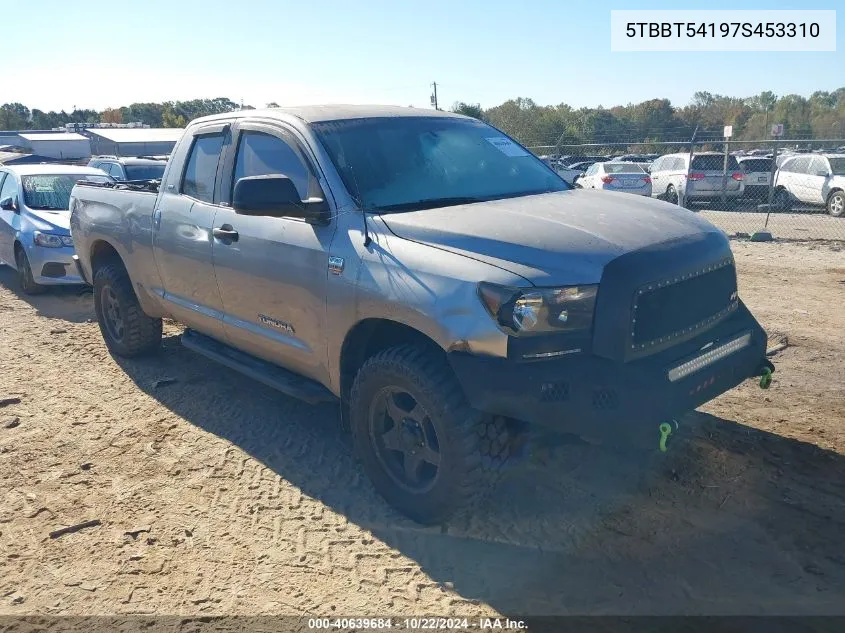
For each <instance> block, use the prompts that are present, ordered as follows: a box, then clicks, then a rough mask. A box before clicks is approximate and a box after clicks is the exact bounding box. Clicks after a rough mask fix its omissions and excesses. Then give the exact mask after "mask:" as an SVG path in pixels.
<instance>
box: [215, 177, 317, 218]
mask: <svg viewBox="0 0 845 633" xmlns="http://www.w3.org/2000/svg"><path fill="white" fill-rule="evenodd" d="M232 207H233V208H234V209H235V211H237V212H238V213H240V214H242V215H260V216H268V217H273V218H281V217H289V218H303V219H304V220H306V221H307V222H310V223H313V224H326V223H327V222H328V216H329V207H328V204H326V201H325V200H323V199H322V198H309V199H307V200H302V199H301V198H300V197H299V192H298V191H297V190H296V187H295V186H294V184H293V181H291V179H290V178H288V177H287V176H285V175H283V174H269V175H266V176H247V177H246V178H241V179H239V180H238V182H236V183H235V190H234V192H233V193H232Z"/></svg>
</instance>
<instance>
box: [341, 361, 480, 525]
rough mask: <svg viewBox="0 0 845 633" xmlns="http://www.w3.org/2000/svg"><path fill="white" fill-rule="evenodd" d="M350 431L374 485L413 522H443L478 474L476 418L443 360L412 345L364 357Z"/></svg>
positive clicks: (474, 488)
mask: <svg viewBox="0 0 845 633" xmlns="http://www.w3.org/2000/svg"><path fill="white" fill-rule="evenodd" d="M350 418H351V426H352V437H353V442H354V444H355V448H356V451H357V453H358V455H359V456H360V458H361V460H362V462H363V466H364V470H365V471H366V472H367V475H368V476H369V477H370V479H371V480H372V482H373V485H374V486H375V488H376V490H377V491H378V492H379V493H380V494H381V495H382V496H383V497H384V498H385V499H386V500H387V501H388V502H389V503H390V504H391V505H392V506H394V507H395V508H396V509H398V510H399V511H400V512H402V513H403V514H405V515H407V516H408V517H410V518H411V519H413V520H414V521H417V522H418V523H422V524H428V525H430V524H435V523H441V522H443V521H445V520H446V519H447V518H448V517H449V516H450V515H452V514H453V513H454V512H455V511H456V510H457V509H458V508H460V507H461V506H463V505H465V504H466V503H467V502H468V501H469V500H470V499H471V498H472V497H473V496H474V495H475V494H476V493H477V492H478V489H479V488H480V486H481V484H482V482H483V481H484V477H483V474H482V460H481V451H480V445H481V441H482V436H483V435H484V434H483V433H482V431H483V430H484V427H483V426H482V422H483V420H482V416H481V414H480V413H478V412H476V411H475V410H473V409H472V408H471V407H470V406H469V405H468V404H467V402H466V400H465V398H464V395H463V392H462V390H461V387H460V385H459V384H458V382H457V380H456V379H455V377H454V375H453V374H452V370H451V368H450V367H449V365H448V364H447V363H446V361H445V360H444V359H442V358H440V357H439V356H438V355H437V354H435V353H431V352H427V351H425V350H422V349H418V348H416V347H413V346H402V347H395V348H391V349H388V350H385V351H383V352H380V353H378V354H376V355H375V356H373V357H372V358H370V359H369V360H367V362H366V363H364V366H363V367H362V368H361V370H360V371H359V372H358V375H357V376H356V377H355V383H354V385H353V386H352V394H351V397H350Z"/></svg>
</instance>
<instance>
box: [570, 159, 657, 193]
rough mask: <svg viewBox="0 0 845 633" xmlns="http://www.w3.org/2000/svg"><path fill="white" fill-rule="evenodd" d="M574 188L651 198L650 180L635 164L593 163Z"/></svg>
mask: <svg viewBox="0 0 845 633" xmlns="http://www.w3.org/2000/svg"><path fill="white" fill-rule="evenodd" d="M575 186H576V187H580V188H582V189H602V190H604V191H621V192H624V193H633V194H636V195H640V196H649V197H651V178H650V177H649V175H648V174H647V173H646V171H645V170H644V169H643V168H642V167H640V165H639V164H637V163H616V162H609V163H594V164H593V165H592V166H590V168H589V169H587V171H586V172H584V175H583V176H580V177H579V178H578V179H577V180H576V181H575Z"/></svg>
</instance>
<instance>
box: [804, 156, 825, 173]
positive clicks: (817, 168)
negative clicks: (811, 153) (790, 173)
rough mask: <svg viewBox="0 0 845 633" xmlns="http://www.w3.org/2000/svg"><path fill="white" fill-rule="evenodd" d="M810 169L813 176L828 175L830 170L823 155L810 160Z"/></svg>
mask: <svg viewBox="0 0 845 633" xmlns="http://www.w3.org/2000/svg"><path fill="white" fill-rule="evenodd" d="M809 171H810V174H812V175H813V176H826V175H827V174H828V173H829V172H830V170H829V169H828V167H827V161H826V160H825V159H824V158H822V157H821V156H816V157H815V158H814V159H813V160H812V161H811V162H810V169H809Z"/></svg>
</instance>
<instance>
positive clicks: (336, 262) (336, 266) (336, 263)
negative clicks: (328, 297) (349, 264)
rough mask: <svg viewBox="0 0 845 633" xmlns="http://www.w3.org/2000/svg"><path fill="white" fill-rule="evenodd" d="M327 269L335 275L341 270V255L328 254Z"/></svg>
mask: <svg viewBox="0 0 845 633" xmlns="http://www.w3.org/2000/svg"><path fill="white" fill-rule="evenodd" d="M329 270H330V271H331V272H333V273H334V274H335V275H339V274H340V273H342V272H343V257H338V256H337V255H329Z"/></svg>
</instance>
